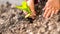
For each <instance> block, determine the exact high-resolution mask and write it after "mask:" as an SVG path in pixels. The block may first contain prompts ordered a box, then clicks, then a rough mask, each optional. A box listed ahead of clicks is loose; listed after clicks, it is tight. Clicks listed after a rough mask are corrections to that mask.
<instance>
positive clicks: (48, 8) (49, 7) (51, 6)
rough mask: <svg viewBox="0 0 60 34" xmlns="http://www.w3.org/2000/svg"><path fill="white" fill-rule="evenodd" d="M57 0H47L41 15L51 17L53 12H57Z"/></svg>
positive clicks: (59, 5) (58, 7) (58, 5)
mask: <svg viewBox="0 0 60 34" xmlns="http://www.w3.org/2000/svg"><path fill="white" fill-rule="evenodd" d="M59 2H60V1H59V0H48V1H47V3H46V5H45V7H44V8H43V10H45V12H44V14H43V17H45V18H48V17H52V16H53V14H57V13H58V11H59V9H60V3H59Z"/></svg>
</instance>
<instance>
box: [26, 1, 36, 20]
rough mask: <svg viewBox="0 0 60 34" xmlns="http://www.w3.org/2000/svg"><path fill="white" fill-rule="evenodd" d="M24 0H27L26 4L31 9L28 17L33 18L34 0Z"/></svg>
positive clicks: (34, 12) (34, 14)
mask: <svg viewBox="0 0 60 34" xmlns="http://www.w3.org/2000/svg"><path fill="white" fill-rule="evenodd" d="M26 2H27V4H28V6H29V8H30V10H31V15H30V17H31V18H33V19H34V18H35V16H36V11H35V9H34V0H26Z"/></svg>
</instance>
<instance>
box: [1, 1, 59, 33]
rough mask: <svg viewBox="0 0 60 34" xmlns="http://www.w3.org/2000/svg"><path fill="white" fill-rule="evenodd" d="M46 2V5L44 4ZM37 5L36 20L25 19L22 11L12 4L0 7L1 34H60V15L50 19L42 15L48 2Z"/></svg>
mask: <svg viewBox="0 0 60 34" xmlns="http://www.w3.org/2000/svg"><path fill="white" fill-rule="evenodd" d="M43 2H44V3H43ZM43 2H42V1H40V2H39V3H38V4H36V5H35V9H36V11H37V16H36V19H34V20H33V19H31V18H27V19H25V18H24V15H23V12H22V11H21V10H18V9H16V8H15V7H12V6H13V5H11V4H10V3H7V4H1V5H0V34H60V13H58V14H57V15H54V16H53V17H51V18H49V19H45V18H43V16H42V14H43V13H44V11H43V10H42V8H43V7H44V5H45V3H46V1H43Z"/></svg>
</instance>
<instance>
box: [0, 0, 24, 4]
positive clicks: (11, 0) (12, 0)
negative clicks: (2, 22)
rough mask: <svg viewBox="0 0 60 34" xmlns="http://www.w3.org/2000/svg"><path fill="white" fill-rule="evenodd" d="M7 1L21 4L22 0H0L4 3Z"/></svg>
mask: <svg viewBox="0 0 60 34" xmlns="http://www.w3.org/2000/svg"><path fill="white" fill-rule="evenodd" d="M7 1H8V2H9V3H11V4H16V5H21V2H22V1H23V0H0V4H2V3H3V4H4V3H6V2H7Z"/></svg>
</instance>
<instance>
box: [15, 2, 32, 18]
mask: <svg viewBox="0 0 60 34" xmlns="http://www.w3.org/2000/svg"><path fill="white" fill-rule="evenodd" d="M16 8H18V9H20V10H23V12H24V11H25V12H27V13H28V14H27V15H26V16H25V18H27V17H29V16H30V15H31V10H30V8H29V6H28V5H27V2H26V1H23V2H22V5H21V6H16Z"/></svg>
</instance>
